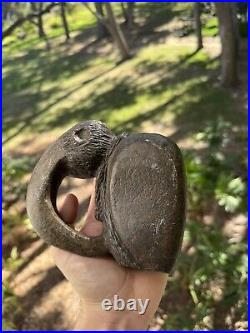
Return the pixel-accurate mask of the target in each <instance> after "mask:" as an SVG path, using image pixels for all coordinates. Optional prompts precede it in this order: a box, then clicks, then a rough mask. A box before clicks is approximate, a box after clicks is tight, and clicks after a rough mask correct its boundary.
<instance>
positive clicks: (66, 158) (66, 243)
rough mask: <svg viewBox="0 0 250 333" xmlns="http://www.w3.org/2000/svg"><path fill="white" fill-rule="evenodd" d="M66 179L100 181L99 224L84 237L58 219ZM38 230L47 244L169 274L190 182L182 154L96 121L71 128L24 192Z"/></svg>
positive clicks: (157, 139)
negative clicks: (118, 133)
mask: <svg viewBox="0 0 250 333" xmlns="http://www.w3.org/2000/svg"><path fill="white" fill-rule="evenodd" d="M65 176H72V177H76V178H90V177H96V189H95V191H96V199H95V200H96V218H97V219H98V220H100V221H101V222H103V227H104V228H103V233H102V235H100V236H97V237H87V236H84V235H82V234H80V233H79V232H77V231H75V230H74V229H72V228H71V227H69V226H67V225H66V224H65V223H64V222H63V220H62V219H61V218H60V217H59V214H58V210H57V207H56V196H57V191H58V188H59V186H60V184H61V181H62V179H63V178H64V177H65ZM27 211H28V215H29V217H30V219H31V222H32V224H33V227H34V228H35V230H36V231H37V233H38V234H39V236H40V237H41V238H43V239H44V240H45V241H46V242H47V243H49V244H52V245H54V246H57V247H59V248H62V249H65V250H68V251H71V252H74V253H76V254H79V255H82V256H104V255H107V254H111V255H112V256H113V257H114V258H115V260H116V261H117V262H118V263H119V264H120V265H123V266H126V267H130V268H135V269H140V270H155V271H163V272H169V271H170V270H171V269H172V267H173V265H174V262H175V260H176V257H177V254H178V251H179V248H180V246H181V242H182V236H183V230H184V221H185V175H184V169H183V161H182V156H181V152H180V150H179V148H178V147H177V145H176V144H175V143H174V142H173V141H171V140H170V139H168V138H166V137H164V136H162V135H159V134H123V135H121V136H115V135H114V134H112V132H111V131H110V130H109V129H108V128H107V127H106V126H105V125H104V124H103V123H101V122H99V121H85V122H82V123H79V124H77V125H76V126H74V127H72V128H71V129H70V130H68V131H67V132H66V133H64V134H63V135H62V136H61V137H59V139H57V140H56V141H55V143H53V144H52V145H50V146H49V147H48V149H47V150H46V151H45V152H44V154H43V155H42V157H41V159H40V160H39V162H38V163H37V165H36V167H35V169H34V171H33V174H32V177H31V180H30V183H29V186H28V193H27Z"/></svg>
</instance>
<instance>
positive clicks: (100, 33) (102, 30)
mask: <svg viewBox="0 0 250 333" xmlns="http://www.w3.org/2000/svg"><path fill="white" fill-rule="evenodd" d="M102 6H103V3H102V2H95V8H96V12H97V15H98V17H97V38H98V39H102V38H104V37H107V36H108V35H109V31H108V29H107V28H106V26H105V25H104V24H103V23H102V21H101V20H100V19H99V16H101V17H104V14H103V7H102Z"/></svg>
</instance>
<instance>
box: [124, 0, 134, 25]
mask: <svg viewBox="0 0 250 333" xmlns="http://www.w3.org/2000/svg"><path fill="white" fill-rule="evenodd" d="M121 6H122V12H123V16H124V19H125V24H126V25H127V26H128V28H129V29H132V28H133V26H134V7H135V3H134V2H127V6H126V7H125V5H124V2H121Z"/></svg>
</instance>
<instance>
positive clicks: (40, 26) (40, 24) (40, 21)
mask: <svg viewBox="0 0 250 333" xmlns="http://www.w3.org/2000/svg"><path fill="white" fill-rule="evenodd" d="M42 10H43V3H42V2H39V13H40V12H41V11H42ZM37 25H38V36H39V38H45V37H46V35H45V31H44V28H43V16H42V15H38V17H37Z"/></svg>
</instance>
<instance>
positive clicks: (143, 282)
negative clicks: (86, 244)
mask: <svg viewBox="0 0 250 333" xmlns="http://www.w3.org/2000/svg"><path fill="white" fill-rule="evenodd" d="M77 211H78V200H77V198H76V197H75V196H74V195H73V194H69V195H68V196H67V197H66V199H65V201H64V203H63V205H62V207H61V209H60V215H61V218H62V219H63V220H64V221H65V222H66V223H67V224H68V225H73V223H74V221H75V219H76V216H77ZM94 213H95V200H94V193H93V194H92V196H91V199H90V204H89V207H88V212H87V217H86V224H85V227H84V228H83V229H82V230H81V232H82V233H84V234H85V235H87V236H97V235H100V234H101V232H102V224H101V222H99V221H97V220H96V219H95V216H94ZM51 253H52V256H53V258H54V260H55V263H56V265H57V267H58V268H59V269H60V270H61V272H62V273H63V274H64V276H65V277H66V278H67V279H68V281H69V282H70V283H71V285H72V287H73V289H74V290H75V291H76V293H77V294H78V296H79V305H78V311H77V318H76V323H75V326H74V329H75V330H111V329H113V330H133V329H134V330H145V329H147V327H148V325H149V323H150V321H151V319H152V318H153V315H154V314H155V312H156V310H157V308H158V305H159V303H160V300H161V297H162V295H163V292H164V289H165V287H166V283H167V274H165V273H161V272H149V271H136V270H132V269H127V268H124V267H121V266H119V265H118V264H117V263H116V262H115V261H114V260H113V259H112V258H111V257H102V258H101V257H100V258H90V257H81V256H78V255H76V254H73V253H71V252H67V251H65V250H61V249H59V248H56V247H51ZM114 295H118V296H119V298H122V299H124V300H125V301H126V300H128V299H130V298H133V299H142V300H143V303H144V302H145V300H146V299H147V298H148V299H149V300H150V301H149V305H148V307H147V310H146V312H145V313H144V314H143V315H140V314H139V313H138V312H137V311H127V310H124V311H114V310H110V311H104V310H103V309H102V307H101V302H102V300H103V299H106V298H108V299H110V300H111V301H113V299H114Z"/></svg>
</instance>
